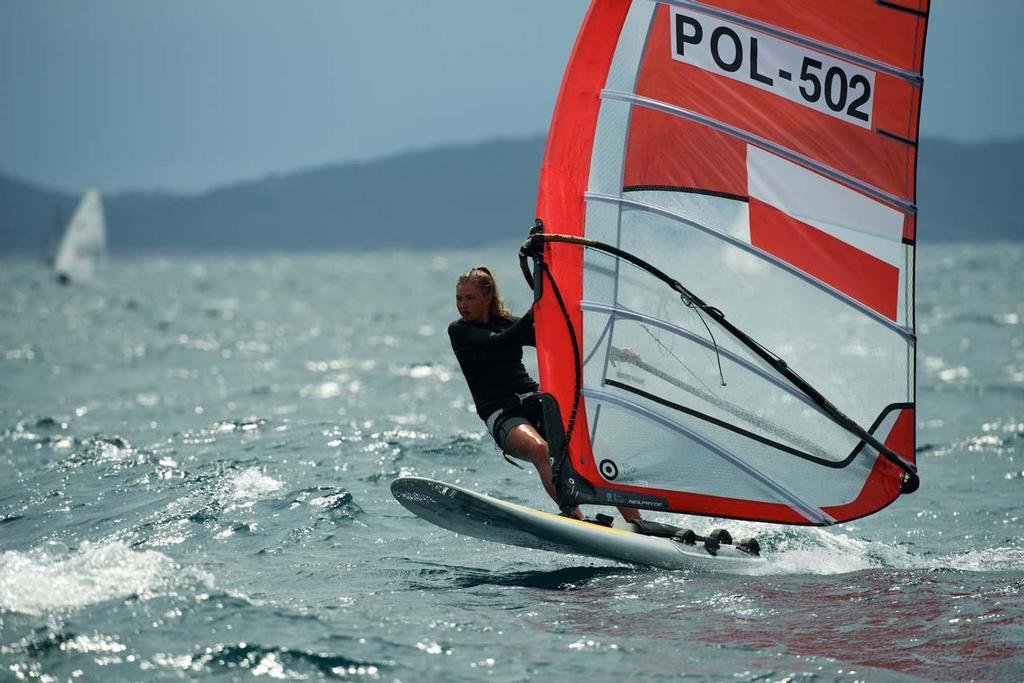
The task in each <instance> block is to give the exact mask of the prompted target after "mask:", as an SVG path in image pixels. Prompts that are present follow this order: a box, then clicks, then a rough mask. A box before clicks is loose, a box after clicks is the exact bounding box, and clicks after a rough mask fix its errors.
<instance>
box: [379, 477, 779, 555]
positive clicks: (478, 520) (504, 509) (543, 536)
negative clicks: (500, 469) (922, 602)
mask: <svg viewBox="0 0 1024 683" xmlns="http://www.w3.org/2000/svg"><path fill="white" fill-rule="evenodd" d="M391 493H392V495H394V496H395V498H396V499H397V500H398V502H399V503H401V504H402V505H403V506H404V507H405V508H406V509H408V510H409V511H410V512H412V513H414V514H416V515H417V516H419V517H422V518H423V519H425V520H427V521H428V522H431V523H432V524H436V525H437V526H439V527H442V528H445V529H448V530H450V531H454V532H456V533H459V534H464V535H466V536H473V537H476V538H482V539H484V540H487V541H494V542H496V543H505V544H508V545H518V546H522V547H524V548H535V549H537V550H548V551H552V552H557V553H562V554H573V555H586V556H590V557H601V558H607V559H610V560H618V561H620V562H628V563H632V564H640V565H646V566H652V567H661V568H664V569H691V570H700V571H711V572H720V573H728V574H759V573H762V572H763V571H764V569H765V566H766V564H767V562H766V561H765V559H764V558H763V557H759V556H753V555H749V554H747V553H745V552H743V551H741V550H739V549H737V548H735V547H734V546H731V545H722V546H721V547H720V548H719V550H718V553H717V555H711V554H710V553H709V552H708V551H707V550H705V549H704V546H703V545H701V544H700V543H698V544H696V545H687V544H684V543H681V542H679V541H675V540H672V539H670V538H659V537H656V536H648V535H645V534H640V533H636V532H635V531H633V530H632V529H631V528H629V527H630V526H631V525H629V524H627V523H626V522H624V521H623V520H621V519H617V520H616V522H615V524H616V526H613V527H606V526H601V525H599V524H595V523H592V522H583V521H579V520H576V519H569V518H567V517H562V516H559V515H556V514H552V513H550V512H543V511H541V510H534V509H533V508H528V507H526V506H523V505H517V504H516V503H510V502H508V501H504V500H500V499H498V498H492V497H491V496H487V495H484V494H481V493H476V492H474V491H470V490H468V489H464V488H462V487H459V486H454V485H452V484H446V483H444V482H440V481H434V480H432V479H424V478H421V477H401V478H399V479H396V480H395V481H393V482H391Z"/></svg>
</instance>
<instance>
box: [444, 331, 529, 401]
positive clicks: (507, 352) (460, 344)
mask: <svg viewBox="0 0 1024 683" xmlns="http://www.w3.org/2000/svg"><path fill="white" fill-rule="evenodd" d="M448 337H449V339H451V342H452V351H454V352H455V357H456V358H457V359H458V361H459V366H460V367H461V368H462V374H463V375H465V376H466V383H467V384H469V393H471V394H472V395H473V402H474V403H476V412H477V414H478V415H479V416H480V419H482V420H486V419H487V418H488V417H489V416H490V414H491V413H493V412H494V411H496V410H499V409H501V408H505V407H508V406H509V405H511V404H512V402H513V398H514V396H515V394H524V393H528V392H531V391H538V390H539V389H540V386H539V385H538V384H537V382H536V381H534V379H533V378H532V377H530V373H528V372H527V371H526V367H525V366H524V365H523V347H524V346H536V345H537V341H536V336H535V335H534V330H533V312H532V311H530V312H528V313H527V314H526V315H524V316H523V317H522V318H517V317H515V316H509V317H507V318H498V317H492V318H490V319H489V320H488V321H487V322H485V323H475V322H466V321H464V320H461V319H460V320H456V321H454V322H452V323H451V324H450V325H448Z"/></svg>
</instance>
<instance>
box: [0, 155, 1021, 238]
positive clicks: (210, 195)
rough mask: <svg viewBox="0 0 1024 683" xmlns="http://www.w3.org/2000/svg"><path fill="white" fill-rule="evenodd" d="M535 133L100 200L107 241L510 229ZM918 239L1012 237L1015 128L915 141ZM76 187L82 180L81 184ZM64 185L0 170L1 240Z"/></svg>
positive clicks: (533, 181) (483, 234)
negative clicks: (999, 136)
mask: <svg viewBox="0 0 1024 683" xmlns="http://www.w3.org/2000/svg"><path fill="white" fill-rule="evenodd" d="M543 147H544V141H543V139H542V138H540V137H537V138H529V139H519V140H497V141H492V142H486V143H480V144H475V145H459V146H447V147H440V148H437V149H432V150H426V151H417V152H409V153H406V154H401V155H398V156H394V157H390V158H387V159H381V160H377V161H370V162H361V163H347V164H337V165H332V166H326V167H323V168H317V169H310V170H304V171H299V172H295V173H290V174H287V175H280V176H272V177H268V178H261V179H257V180H252V181H248V182H242V183H238V184H234V185H230V186H226V187H221V188H217V189H214V190H210V191H208V192H204V193H201V194H194V195H186V194H171V193H159V192H157V193H139V192H128V193H123V194H119V195H114V196H108V197H106V198H105V206H106V211H107V224H108V230H109V233H110V243H111V245H112V247H113V248H115V249H160V250H188V249H226V250H227V249H230V250H254V249H295V250H311V249H324V248H330V249H339V248H340V249H369V248H387V247H398V246H401V247H410V248H423V247H442V246H459V245H476V244H480V243H484V242H493V241H499V240H500V241H510V240H515V239H518V238H520V237H522V236H523V235H524V234H525V232H526V230H527V228H528V226H529V225H530V223H531V221H532V219H533V213H534V202H535V199H536V191H537V179H538V173H539V168H540V161H541V156H542V153H543ZM919 161H920V170H919V173H918V192H919V196H918V204H919V206H920V222H919V226H920V234H921V239H922V240H926V241H931V240H936V241H937V240H966V241H975V240H996V239H1014V240H1018V239H1024V213H1022V211H1021V208H1020V205H1019V204H1018V203H1017V199H1018V197H1017V196H1016V195H1017V193H1018V192H1019V189H1018V188H1017V184H1018V183H1019V179H1020V178H1021V177H1022V176H1024V140H1019V141H1012V142H998V143H986V144H960V143H953V142H946V141H941V140H923V141H922V142H921V150H920V156H919ZM83 189H84V188H83ZM77 199H78V198H77V197H76V196H72V195H69V194H66V193H62V192H57V191H52V190H47V189H45V188H41V187H38V186H35V185H32V184H31V183H27V182H24V181H21V180H18V179H15V178H12V177H10V176H5V175H3V174H0V249H23V250H32V251H37V252H42V250H43V248H44V245H45V244H46V243H47V242H48V241H49V242H52V241H53V239H54V236H53V233H54V230H55V225H56V224H57V223H59V220H58V217H62V218H61V219H60V220H67V218H68V217H69V216H70V213H71V211H72V210H73V208H74V205H75V203H76V201H77Z"/></svg>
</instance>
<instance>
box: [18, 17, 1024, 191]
mask: <svg viewBox="0 0 1024 683" xmlns="http://www.w3.org/2000/svg"><path fill="white" fill-rule="evenodd" d="M587 4H588V3H587V1H586V0H504V1H498V0H388V1H386V2H385V1H383V0H358V1H357V0H332V1H327V0H287V1H286V0H89V1H88V2H86V1H84V0H0V171H5V172H8V173H12V174H15V175H17V176H19V177H21V178H24V179H28V180H31V181H35V182H40V183H43V184H46V185H48V186H51V187H55V188H61V189H66V190H69V191H73V192H79V191H81V189H82V188H83V187H84V186H86V185H88V184H91V183H95V184H99V185H100V186H101V187H102V188H103V189H104V190H105V191H108V192H110V191H120V190H124V189H129V188H131V189H171V190H187V191H194V190H201V189H205V188H208V187H210V186H212V185H217V184H223V183H226V182H231V181H236V180H242V179H248V178H252V177H256V176H261V175H266V174H268V173H275V172H287V171H292V170H296V169H298V168H304V167H310V166H316V165H321V164H326V163H333V162H337V161H346V160H352V159H367V158H373V157H379V156H383V155H387V154H391V153H394V152H397V151H401V150H406V149H410V148H422V147H429V146H433V145H437V144H440V143H447V142H469V141H476V140H481V139H486V138H492V137H495V136H522V135H531V134H540V133H542V132H544V131H545V130H546V129H547V125H548V122H549V119H550V116H551V109H552V106H553V104H554V99H555V95H556V91H557V88H558V84H559V82H560V80H561V75H562V69H563V67H564V66H565V61H566V59H567V57H568V54H569V50H570V48H571V46H572V41H573V39H574V37H575V34H576V30H577V28H578V27H579V24H580V21H581V19H582V17H583V14H584V12H585V9H586V6H587ZM1022 27H1024V0H933V3H932V14H931V19H930V25H929V36H928V43H927V48H926V51H925V52H926V57H925V62H926V63H925V89H924V110H923V111H924V114H923V118H922V122H921V132H922V135H926V136H937V137H944V138H951V139H957V140H986V139H993V138H997V139H998V138H1008V137H1024V113H1022V110H1024V71H1022V68H1024V41H1022V40H1021V39H1020V31H1021V28H1022Z"/></svg>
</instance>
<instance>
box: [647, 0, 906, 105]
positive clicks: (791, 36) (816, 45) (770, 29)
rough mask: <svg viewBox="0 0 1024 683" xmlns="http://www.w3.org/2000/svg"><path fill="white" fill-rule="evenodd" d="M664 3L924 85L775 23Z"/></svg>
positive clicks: (693, 4) (678, 1)
mask: <svg viewBox="0 0 1024 683" xmlns="http://www.w3.org/2000/svg"><path fill="white" fill-rule="evenodd" d="M661 2H663V3H664V4H666V5H674V6H676V7H681V8H683V9H689V10H693V11H695V12H701V13H703V14H708V15H711V16H713V17H717V18H719V19H726V20H728V21H732V22H735V23H737V24H740V25H741V26H746V27H747V28H752V29H756V30H758V31H762V32H764V33H767V34H769V35H773V36H775V37H776V38H781V39H783V40H787V41H789V42H791V43H796V44H797V45H803V46H804V47H809V48H811V49H814V50H820V51H822V52H825V53H828V54H830V55H832V56H833V57H838V58H839V59H844V60H846V61H848V62H852V63H854V64H857V65H860V66H863V67H866V68H868V69H874V70H875V71H881V72H882V73H885V74H889V75H890V76H895V77H896V78H900V79H903V80H904V81H907V82H909V83H913V84H915V85H920V84H921V83H923V82H924V77H923V76H922V75H921V74H920V73H918V72H916V71H911V70H909V69H902V68H900V67H898V66H893V65H892V64H889V63H887V62H883V61H880V60H877V59H872V58H871V57H865V56H864V55H861V54H857V53H856V52H850V51H849V50H846V49H843V48H841V47H836V46H835V45H832V44H830V43H825V42H822V41H820V40H815V39H814V38H809V37H807V36H805V35H803V34H800V33H794V32H793V31H788V30H786V29H784V28H779V27H778V26H773V25H772V24H766V23H764V22H762V21H758V20H757V19H751V18H750V17H747V16H744V15H742V14H735V13H734V12H730V11H728V10H724V9H720V8H718V7H711V6H709V5H705V4H704V3H701V2H697V1H696V0H661Z"/></svg>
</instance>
